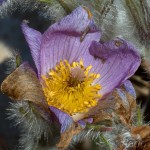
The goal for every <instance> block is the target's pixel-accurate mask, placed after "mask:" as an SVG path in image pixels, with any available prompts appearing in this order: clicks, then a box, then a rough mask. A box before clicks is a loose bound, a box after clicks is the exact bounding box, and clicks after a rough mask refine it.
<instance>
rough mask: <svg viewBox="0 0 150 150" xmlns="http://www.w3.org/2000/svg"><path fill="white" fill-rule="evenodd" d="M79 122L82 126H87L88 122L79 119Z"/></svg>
mask: <svg viewBox="0 0 150 150" xmlns="http://www.w3.org/2000/svg"><path fill="white" fill-rule="evenodd" d="M78 123H79V125H80V126H81V127H82V128H85V127H86V122H85V121H84V120H79V121H78Z"/></svg>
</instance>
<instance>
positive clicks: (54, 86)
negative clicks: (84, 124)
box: [43, 60, 101, 115]
mask: <svg viewBox="0 0 150 150" xmlns="http://www.w3.org/2000/svg"><path fill="white" fill-rule="evenodd" d="M91 68H92V66H88V67H87V68H85V67H84V65H83V61H80V62H73V63H72V64H69V63H68V61H67V60H64V61H61V62H60V63H59V64H58V65H56V67H55V68H54V69H52V70H50V72H49V75H48V77H46V76H43V80H44V82H45V88H43V91H44V94H45V96H46V99H47V102H48V105H49V106H54V107H56V108H58V109H60V110H62V111H64V112H66V113H68V114H70V115H73V114H74V113H83V112H86V111H87V110H88V109H89V108H91V107H93V106H95V105H97V100H98V99H99V98H100V97H101V95H100V94H98V91H99V90H100V89H101V86H100V85H98V84H96V85H92V83H93V81H94V80H95V79H97V78H99V77H100V75H99V74H94V73H90V72H89V71H90V70H91Z"/></svg>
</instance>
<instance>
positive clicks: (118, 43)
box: [81, 38, 141, 96]
mask: <svg viewBox="0 0 150 150" xmlns="http://www.w3.org/2000/svg"><path fill="white" fill-rule="evenodd" d="M89 53H90V54H91V55H92V56H90V54H89ZM93 56H94V57H93ZM81 57H83V61H84V62H85V65H87V66H88V65H92V66H93V68H92V69H91V71H92V72H94V73H99V74H100V75H101V77H100V78H99V79H96V80H95V83H98V84H100V85H101V86H102V89H101V90H100V93H101V94H102V95H103V96H105V95H106V94H109V93H110V92H112V91H113V90H114V88H116V87H119V86H120V85H121V84H122V83H123V82H124V81H126V80H127V79H128V78H129V77H131V76H132V75H133V74H134V73H135V71H136V70H137V68H138V67H139V65H140V62H141V58H140V54H139V53H138V51H136V49H135V48H134V46H133V45H132V44H131V43H129V42H126V41H125V40H123V39H120V38H117V39H115V40H112V41H109V42H106V43H104V44H101V43H98V42H92V45H91V46H90V49H89V52H87V54H85V55H84V56H81Z"/></svg>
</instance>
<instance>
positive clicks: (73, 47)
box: [41, 7, 100, 74]
mask: <svg viewBox="0 0 150 150" xmlns="http://www.w3.org/2000/svg"><path fill="white" fill-rule="evenodd" d="M85 31H87V34H85V33H86V32H85ZM83 35H85V37H84V36H83ZM83 37H84V38H83ZM81 39H82V40H81ZM99 39H100V32H98V30H97V29H96V27H95V26H94V24H93V20H92V18H91V16H89V11H88V10H86V9H85V8H83V7H78V8H77V9H75V10H74V11H73V12H72V13H71V14H70V15H68V16H66V17H65V18H63V19H62V20H61V21H60V22H58V23H55V24H53V25H52V26H51V27H50V28H49V29H48V30H47V31H46V32H45V33H44V35H43V37H42V45H41V66H42V67H41V73H42V74H46V73H47V72H48V71H49V69H51V68H53V67H54V66H55V65H56V64H57V63H58V62H60V60H64V59H66V60H68V61H69V62H70V63H72V62H73V61H76V60H77V59H78V57H79V56H80V55H83V54H84V52H85V51H87V50H88V48H89V46H90V44H91V42H92V41H93V40H95V41H99Z"/></svg>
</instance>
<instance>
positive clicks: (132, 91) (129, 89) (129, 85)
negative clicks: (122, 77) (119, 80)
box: [123, 80, 136, 98]
mask: <svg viewBox="0 0 150 150" xmlns="http://www.w3.org/2000/svg"><path fill="white" fill-rule="evenodd" d="M123 85H124V88H125V89H126V91H127V92H128V93H129V94H131V95H132V96H133V97H134V98H136V92H135V89H134V87H133V85H132V83H131V81H129V80H126V81H125V82H124V84H123Z"/></svg>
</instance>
